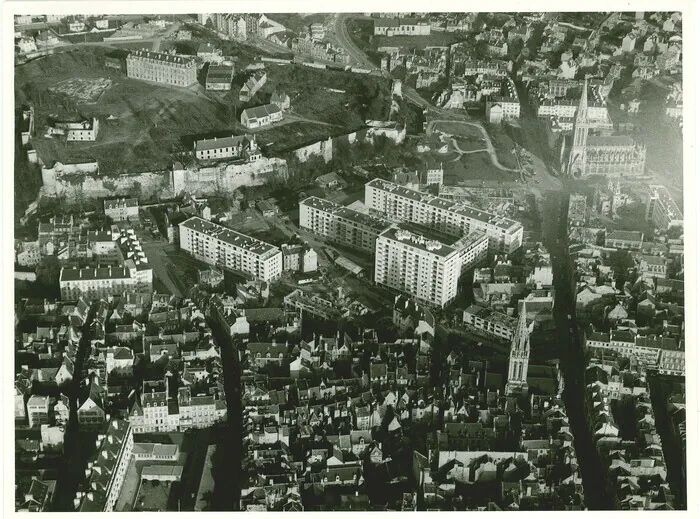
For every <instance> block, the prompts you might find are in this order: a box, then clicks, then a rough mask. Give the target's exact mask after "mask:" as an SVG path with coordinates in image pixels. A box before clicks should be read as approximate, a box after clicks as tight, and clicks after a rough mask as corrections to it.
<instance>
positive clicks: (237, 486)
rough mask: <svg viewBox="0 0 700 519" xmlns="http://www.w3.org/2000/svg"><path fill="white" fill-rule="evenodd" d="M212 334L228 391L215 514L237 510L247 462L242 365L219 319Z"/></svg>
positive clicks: (212, 324)
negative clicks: (244, 437) (243, 465)
mask: <svg viewBox="0 0 700 519" xmlns="http://www.w3.org/2000/svg"><path fill="white" fill-rule="evenodd" d="M207 322H208V324H209V326H210V327H211V331H212V335H213V336H214V338H215V339H216V342H217V344H218V345H219V347H220V348H221V361H222V363H223V367H224V390H225V392H226V405H227V409H226V420H227V424H226V425H227V433H228V437H227V438H226V440H225V441H224V442H222V443H221V444H219V446H218V447H217V451H216V453H215V454H214V456H215V457H216V458H217V460H218V461H216V462H213V465H214V467H213V471H212V475H213V477H214V495H213V498H212V503H211V505H212V507H211V508H212V510H213V511H231V510H233V511H237V510H238V509H239V507H240V498H241V483H242V481H241V475H240V467H241V464H242V461H243V414H242V412H243V410H242V403H241V363H240V362H239V359H238V350H237V348H236V344H235V343H234V342H233V341H232V340H231V338H230V337H229V336H228V334H227V333H226V331H225V330H224V329H223V327H222V326H221V325H220V324H219V322H218V321H217V320H215V319H208V320H207Z"/></svg>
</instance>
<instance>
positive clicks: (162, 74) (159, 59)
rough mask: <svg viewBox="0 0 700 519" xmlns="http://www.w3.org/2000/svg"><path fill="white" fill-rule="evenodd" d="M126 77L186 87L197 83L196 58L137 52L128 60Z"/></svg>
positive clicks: (144, 51)
mask: <svg viewBox="0 0 700 519" xmlns="http://www.w3.org/2000/svg"><path fill="white" fill-rule="evenodd" d="M126 75H127V77H130V78H133V79H141V80H145V81H154V82H156V83H164V84H167V85H175V86H183V87H184V86H189V85H191V84H193V83H196V82H197V64H196V62H195V60H194V58H190V57H186V56H176V55H174V54H165V53H162V52H151V51H147V50H137V51H134V52H132V53H131V54H129V55H128V56H127V58H126Z"/></svg>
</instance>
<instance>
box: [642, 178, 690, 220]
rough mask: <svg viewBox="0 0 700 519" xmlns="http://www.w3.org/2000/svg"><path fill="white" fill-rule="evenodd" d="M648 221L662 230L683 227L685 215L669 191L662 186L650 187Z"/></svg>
mask: <svg viewBox="0 0 700 519" xmlns="http://www.w3.org/2000/svg"><path fill="white" fill-rule="evenodd" d="M646 219H647V221H651V222H654V225H656V227H658V228H659V229H662V230H666V229H669V228H671V227H676V226H683V213H682V212H681V210H680V209H679V208H678V205H676V202H675V201H674V200H673V198H672V197H671V195H670V193H669V192H668V189H666V188H665V187H664V186H661V185H650V186H649V200H648V201H647V211H646Z"/></svg>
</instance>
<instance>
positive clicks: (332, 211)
mask: <svg viewBox="0 0 700 519" xmlns="http://www.w3.org/2000/svg"><path fill="white" fill-rule="evenodd" d="M390 226H391V223H390V222H387V221H386V220H383V219H381V218H375V217H372V216H369V215H366V214H362V213H359V212H357V211H353V210H352V209H349V208H347V207H343V206H341V205H338V204H336V203H333V202H330V201H328V200H324V199H322V198H318V197H315V196H312V197H309V198H307V199H305V200H302V201H301V202H300V203H299V227H301V228H302V229H307V230H309V231H311V232H313V233H315V234H318V235H319V236H323V237H324V238H327V239H328V240H330V241H334V242H339V243H343V244H347V245H350V246H351V247H356V248H358V249H362V250H364V251H367V252H371V253H374V249H375V243H376V241H377V236H379V235H380V234H381V233H382V232H384V231H385V230H387V229H388V228H389V227H390Z"/></svg>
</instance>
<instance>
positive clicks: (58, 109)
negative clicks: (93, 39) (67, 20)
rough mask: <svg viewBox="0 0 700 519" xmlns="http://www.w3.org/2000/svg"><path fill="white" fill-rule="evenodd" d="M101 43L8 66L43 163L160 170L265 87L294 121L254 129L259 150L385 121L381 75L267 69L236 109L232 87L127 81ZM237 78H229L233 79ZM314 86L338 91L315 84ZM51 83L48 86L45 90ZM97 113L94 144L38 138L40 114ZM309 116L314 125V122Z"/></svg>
mask: <svg viewBox="0 0 700 519" xmlns="http://www.w3.org/2000/svg"><path fill="white" fill-rule="evenodd" d="M105 52H107V50H106V49H102V48H91V49H90V51H87V50H78V51H73V52H68V53H60V54H56V55H53V56H49V57H46V58H44V59H41V60H36V61H33V62H30V63H27V64H26V65H23V66H21V67H18V68H17V75H16V91H17V92H18V97H17V105H18V106H21V105H24V104H30V103H31V104H33V105H34V106H35V107H36V117H37V119H36V127H37V136H36V138H35V143H34V144H35V147H36V149H37V151H38V154H39V156H40V158H41V159H42V160H43V161H44V162H45V163H47V164H51V163H53V162H54V161H60V162H64V163H70V162H80V161H90V160H97V161H98V162H99V163H100V170H101V171H102V172H104V173H107V174H110V173H126V172H139V171H153V170H159V169H166V168H168V167H170V166H171V164H172V162H173V161H174V160H176V157H175V156H176V154H177V153H179V152H181V151H183V149H188V144H187V143H189V142H191V141H192V139H193V138H194V137H195V136H203V135H212V134H216V133H219V132H232V133H242V132H243V131H245V129H244V128H243V127H242V126H241V125H240V123H238V121H237V118H238V117H239V116H240V110H241V109H242V108H243V107H245V106H256V105H260V104H263V103H266V102H269V99H270V95H271V94H272V93H273V92H274V91H275V90H281V91H284V92H285V93H287V94H288V95H289V96H290V97H291V98H292V113H291V114H290V118H291V117H297V118H299V119H302V120H300V121H295V122H292V123H290V124H285V125H282V126H280V127H273V128H270V129H262V130H261V131H260V133H259V135H260V142H261V144H264V145H265V144H266V145H268V146H269V152H272V153H279V152H284V151H286V150H289V149H292V148H294V147H298V146H300V145H303V144H306V143H309V142H313V141H316V140H320V139H325V138H327V137H328V136H334V135H341V134H344V133H347V132H349V131H352V130H354V129H357V128H359V127H361V126H362V125H363V124H364V121H365V119H386V118H387V117H388V110H389V98H390V85H389V83H388V81H387V80H384V79H378V78H374V77H362V76H358V75H353V74H349V73H344V72H331V71H326V70H317V69H310V68H306V67H301V66H286V67H282V66H272V67H269V68H268V77H269V79H268V82H267V84H266V85H265V87H264V88H263V89H262V90H261V91H260V92H259V93H258V95H257V96H256V97H255V98H254V99H253V100H251V102H249V103H246V104H245V105H244V104H242V103H240V102H239V101H238V99H237V97H238V89H236V86H235V85H234V89H233V90H232V91H231V92H229V93H225V94H220V93H205V92H204V90H203V88H202V86H201V85H199V84H196V85H193V86H191V87H188V88H177V87H169V86H164V85H158V84H155V83H146V82H143V81H136V80H131V79H128V78H126V77H125V76H123V75H122V74H119V73H117V72H115V71H113V70H112V69H107V68H105V67H104V55H105ZM244 77H245V76H244V75H242V74H241V75H240V76H238V78H237V79H236V80H234V81H235V82H239V83H242V82H243V80H244ZM319 84H321V85H324V86H326V87H327V88H332V89H335V90H344V93H343V92H334V91H332V90H328V89H319V88H318V87H317V85H319ZM50 89H51V90H50ZM50 117H52V118H56V119H66V120H80V119H83V118H91V117H98V118H100V122H101V125H100V133H99V135H98V138H97V141H95V142H81V143H66V142H65V140H63V139H56V138H53V139H52V138H45V137H43V134H44V131H45V127H46V125H47V123H48V119H49V118H50ZM315 121H319V122H320V123H324V124H316V123H315Z"/></svg>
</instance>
